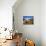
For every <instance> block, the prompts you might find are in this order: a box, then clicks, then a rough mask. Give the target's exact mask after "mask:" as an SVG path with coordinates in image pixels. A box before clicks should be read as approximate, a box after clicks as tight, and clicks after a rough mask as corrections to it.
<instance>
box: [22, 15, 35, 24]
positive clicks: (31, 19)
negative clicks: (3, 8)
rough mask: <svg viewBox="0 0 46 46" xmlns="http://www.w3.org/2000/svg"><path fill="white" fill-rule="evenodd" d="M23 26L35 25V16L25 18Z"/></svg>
mask: <svg viewBox="0 0 46 46" xmlns="http://www.w3.org/2000/svg"><path fill="white" fill-rule="evenodd" d="M23 24H34V17H33V16H23Z"/></svg>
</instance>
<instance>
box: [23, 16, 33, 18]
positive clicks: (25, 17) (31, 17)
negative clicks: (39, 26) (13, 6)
mask: <svg viewBox="0 0 46 46" xmlns="http://www.w3.org/2000/svg"><path fill="white" fill-rule="evenodd" d="M32 18H33V16H23V19H32Z"/></svg>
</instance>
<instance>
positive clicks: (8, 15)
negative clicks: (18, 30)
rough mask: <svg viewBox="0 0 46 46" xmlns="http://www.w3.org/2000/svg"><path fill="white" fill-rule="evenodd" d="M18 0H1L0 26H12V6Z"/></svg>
mask: <svg viewBox="0 0 46 46" xmlns="http://www.w3.org/2000/svg"><path fill="white" fill-rule="evenodd" d="M15 2H16V0H0V27H7V28H9V29H11V28H12V6H13V4H14V3H15Z"/></svg>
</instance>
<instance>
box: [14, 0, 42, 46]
mask: <svg viewBox="0 0 46 46" xmlns="http://www.w3.org/2000/svg"><path fill="white" fill-rule="evenodd" d="M16 4H17V3H16ZM16 4H15V5H14V6H13V13H14V19H15V22H14V23H15V30H18V32H22V33H23V37H24V38H28V39H32V40H34V41H35V43H36V46H41V24H40V21H41V19H40V18H41V0H23V2H22V3H20V4H19V5H17V7H16ZM23 16H34V24H33V25H24V24H23Z"/></svg>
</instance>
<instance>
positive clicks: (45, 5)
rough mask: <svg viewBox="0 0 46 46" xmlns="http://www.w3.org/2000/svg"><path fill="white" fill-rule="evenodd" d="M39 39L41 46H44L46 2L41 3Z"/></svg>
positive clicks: (45, 41)
mask: <svg viewBox="0 0 46 46" xmlns="http://www.w3.org/2000/svg"><path fill="white" fill-rule="evenodd" d="M41 38H42V46H46V0H42V1H41Z"/></svg>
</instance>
